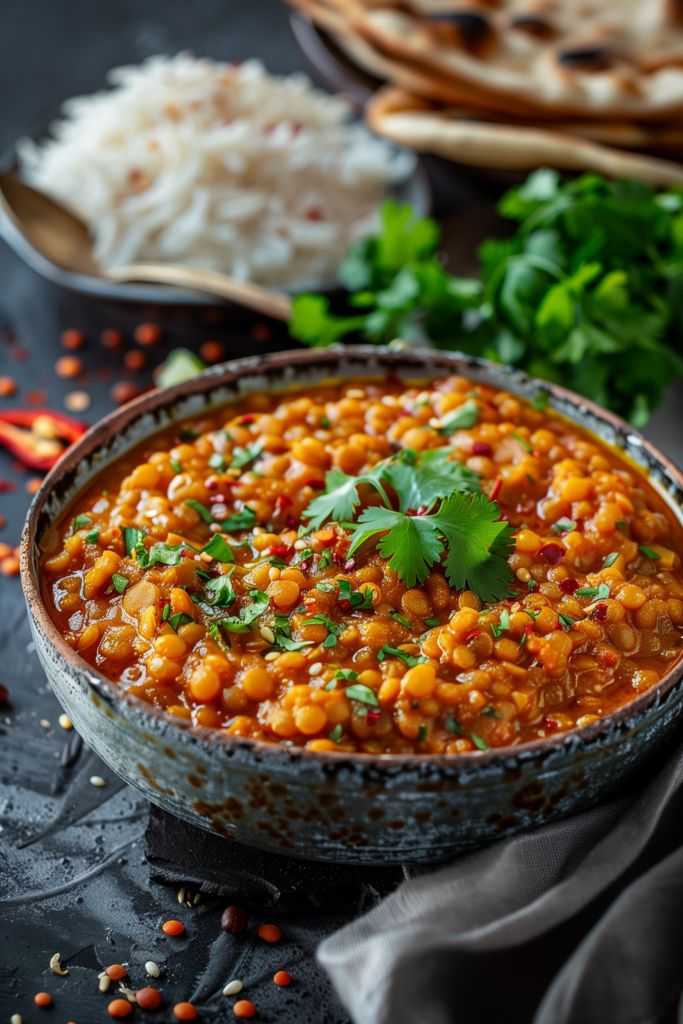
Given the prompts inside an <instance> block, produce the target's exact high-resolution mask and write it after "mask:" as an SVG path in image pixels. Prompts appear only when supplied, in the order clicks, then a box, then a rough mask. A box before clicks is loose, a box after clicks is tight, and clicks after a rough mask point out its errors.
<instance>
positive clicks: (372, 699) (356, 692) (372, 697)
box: [344, 683, 379, 708]
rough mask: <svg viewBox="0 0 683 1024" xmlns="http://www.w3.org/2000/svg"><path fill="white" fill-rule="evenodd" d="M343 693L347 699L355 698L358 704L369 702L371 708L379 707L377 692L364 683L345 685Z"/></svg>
mask: <svg viewBox="0 0 683 1024" xmlns="http://www.w3.org/2000/svg"><path fill="white" fill-rule="evenodd" d="M344 693H345V694H346V696H347V697H348V698H349V700H356V701H358V703H359V704H369V705H370V707H373V708H377V707H379V701H378V700H377V694H376V693H375V691H374V690H371V689H370V687H369V686H366V685H365V683H354V684H353V686H347V687H346V690H345V691H344Z"/></svg>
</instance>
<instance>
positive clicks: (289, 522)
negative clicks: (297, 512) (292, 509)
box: [285, 516, 300, 530]
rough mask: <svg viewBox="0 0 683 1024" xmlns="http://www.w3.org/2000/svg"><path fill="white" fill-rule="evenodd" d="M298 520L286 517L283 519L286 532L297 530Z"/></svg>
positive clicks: (294, 517) (293, 517)
mask: <svg viewBox="0 0 683 1024" xmlns="http://www.w3.org/2000/svg"><path fill="white" fill-rule="evenodd" d="M299 523H300V520H299V519H297V518H296V516H287V518H286V519H285V526H286V527H287V529H288V530H298V528H299Z"/></svg>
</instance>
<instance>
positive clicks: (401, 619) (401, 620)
mask: <svg viewBox="0 0 683 1024" xmlns="http://www.w3.org/2000/svg"><path fill="white" fill-rule="evenodd" d="M389 614H390V615H391V617H392V619H395V620H396V622H398V623H400V625H401V626H404V627H405V629H411V628H412V627H411V625H410V623H409V622H408V619H407V618H406V617H405V615H399V613H398V612H389ZM426 621H427V620H426V619H425V624H426ZM437 621H438V620H437Z"/></svg>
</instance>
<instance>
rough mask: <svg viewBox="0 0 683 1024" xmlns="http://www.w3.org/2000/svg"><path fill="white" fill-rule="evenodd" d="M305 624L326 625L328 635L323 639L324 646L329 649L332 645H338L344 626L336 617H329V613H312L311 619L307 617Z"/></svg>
mask: <svg viewBox="0 0 683 1024" xmlns="http://www.w3.org/2000/svg"><path fill="white" fill-rule="evenodd" d="M304 625H305V626H324V627H325V629H326V630H327V636H326V637H325V639H324V640H323V647H325V648H326V649H328V650H329V648H330V647H336V646H337V644H338V643H339V634H340V633H341V631H342V627H341V626H340V625H339V623H338V622H335V621H334V619H330V618H328V616H327V615H322V614H320V615H312V616H311V617H310V619H305V621H304Z"/></svg>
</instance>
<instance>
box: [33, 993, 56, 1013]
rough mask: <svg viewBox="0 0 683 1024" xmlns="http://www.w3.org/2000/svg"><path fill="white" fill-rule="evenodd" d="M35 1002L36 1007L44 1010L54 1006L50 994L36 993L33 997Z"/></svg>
mask: <svg viewBox="0 0 683 1024" xmlns="http://www.w3.org/2000/svg"><path fill="white" fill-rule="evenodd" d="M33 1002H34V1003H35V1004H36V1006H40V1007H42V1008H43V1009H44V1008H45V1007H47V1006H52V996H51V995H50V993H49V992H36V994H35V995H34V997H33Z"/></svg>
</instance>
